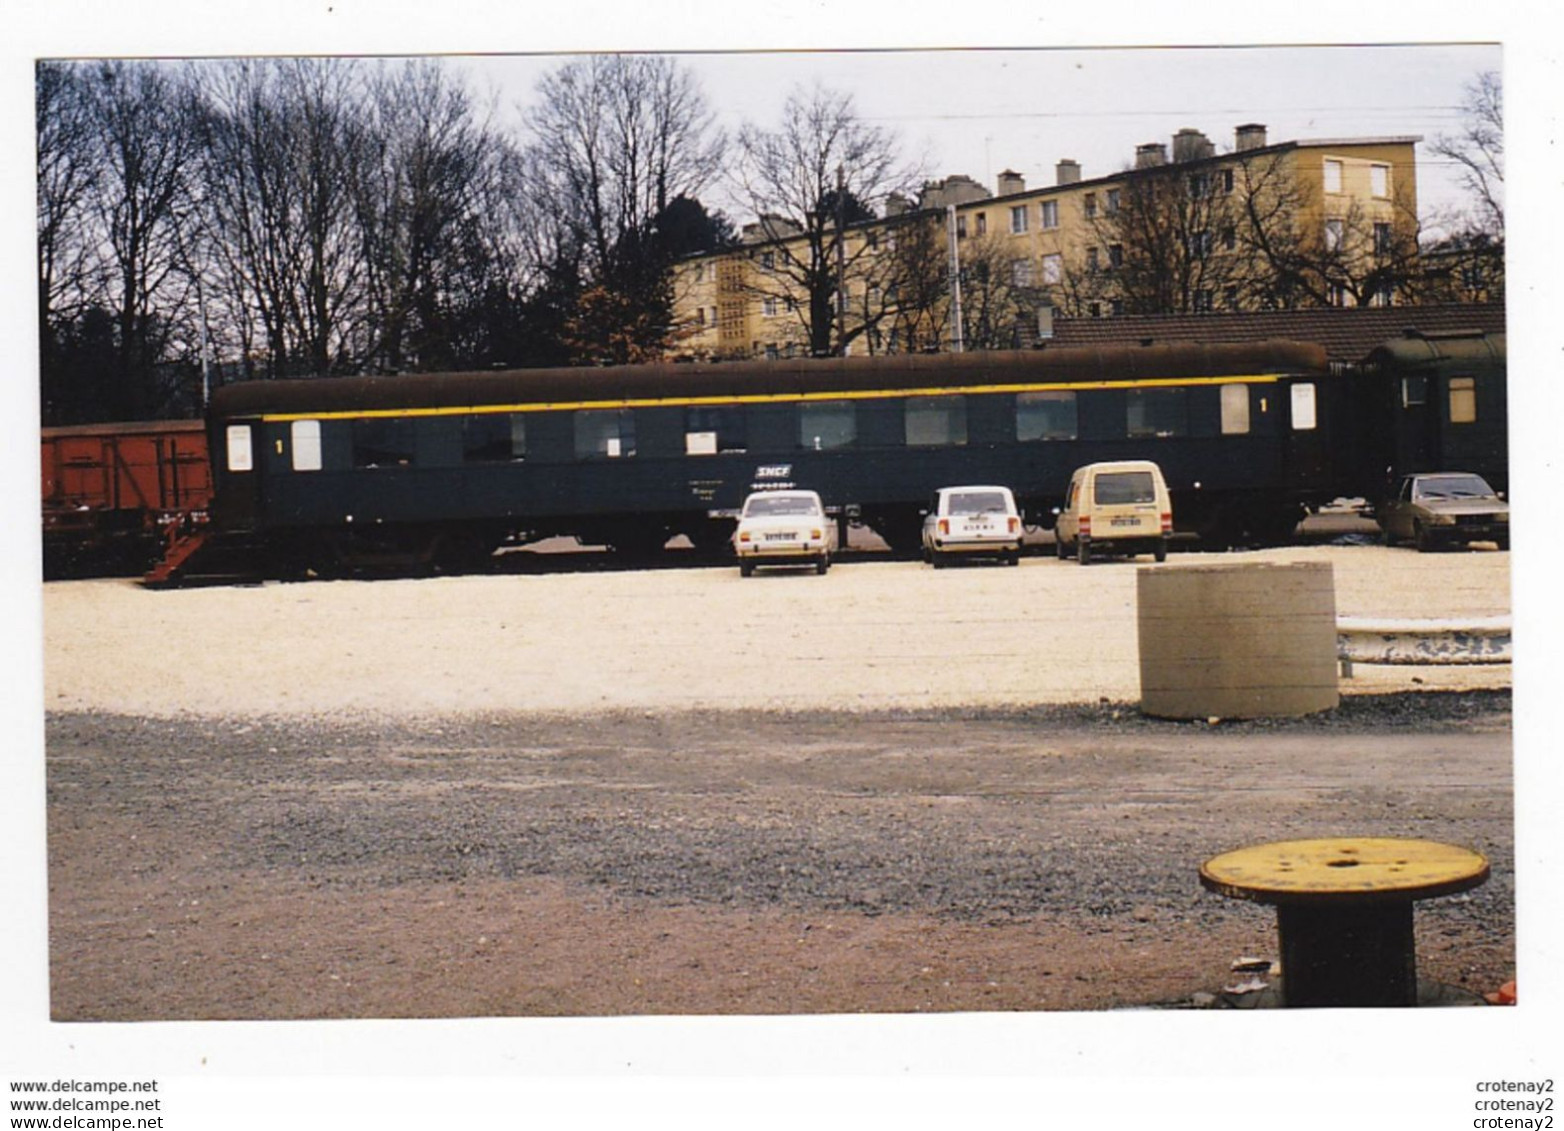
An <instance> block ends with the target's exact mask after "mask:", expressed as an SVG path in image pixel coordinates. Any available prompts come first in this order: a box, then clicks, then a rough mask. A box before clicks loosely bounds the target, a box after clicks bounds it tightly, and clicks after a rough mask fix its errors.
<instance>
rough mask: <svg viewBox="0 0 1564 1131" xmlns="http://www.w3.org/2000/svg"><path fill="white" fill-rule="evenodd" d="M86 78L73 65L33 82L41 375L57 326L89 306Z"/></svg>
mask: <svg viewBox="0 0 1564 1131" xmlns="http://www.w3.org/2000/svg"><path fill="white" fill-rule="evenodd" d="M85 83H86V76H85V75H84V73H83V70H82V68H81V67H80V66H79V65H76V64H71V63H64V62H54V61H49V60H44V61H41V62H40V63H39V64H38V67H37V70H36V72H35V76H34V91H35V99H36V100H35V103H34V114H35V123H36V125H37V146H38V150H37V171H38V340H39V344H40V348H41V349H42V351H43V358H42V362H43V370H44V372H45V373H46V374H47V373H49V372H50V371H51V368H52V366H53V363H54V350H55V342H56V338H57V334H58V333H59V326H58V325H57V321H58V320H62V319H63V320H64V321H66V322H69V321H70V320H72V319H74V318H76V317H77V316H78V315H79V314H80V313H81V310H82V308H83V306H84V305H85V304H86V302H87V301H88V299H89V292H90V287H91V281H90V279H89V273H90V266H91V261H92V255H91V241H90V240H89V239H88V238H87V225H88V212H87V206H88V203H89V200H90V195H89V194H90V191H91V189H92V186H93V183H94V181H95V179H96V177H97V162H98V160H99V158H100V156H101V153H100V150H99V149H98V146H97V144H96V135H95V133H94V130H93V120H92V113H91V106H90V104H89V102H88V100H87V91H86V89H85Z"/></svg>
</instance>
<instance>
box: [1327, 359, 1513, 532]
mask: <svg viewBox="0 0 1564 1131" xmlns="http://www.w3.org/2000/svg"><path fill="white" fill-rule="evenodd" d="M1507 352H1508V351H1507V349H1506V338H1505V335H1504V334H1498V333H1483V332H1480V331H1476V330H1470V331H1449V332H1444V333H1420V332H1417V331H1408V332H1407V333H1406V334H1404V335H1403V336H1402V337H1399V338H1393V339H1390V340H1389V341H1386V342H1384V343H1383V344H1381V345H1380V346H1378V347H1376V348H1375V349H1374V350H1373V351H1372V352H1371V353H1370V354H1369V355H1368V357H1367V358H1365V359H1364V362H1363V364H1362V365H1361V366H1360V367H1359V369H1360V375H1359V383H1360V385H1361V395H1360V399H1361V402H1362V408H1361V410H1360V416H1359V420H1360V427H1361V430H1362V433H1361V435H1360V436H1359V437H1358V438H1357V440H1356V441H1355V442H1354V444H1353V446H1352V454H1353V455H1354V456H1355V458H1356V459H1357V461H1358V463H1359V464H1360V470H1359V471H1358V472H1357V475H1358V477H1359V478H1360V479H1362V480H1363V482H1364V483H1366V484H1369V485H1370V486H1369V487H1368V489H1367V490H1366V491H1365V492H1364V493H1365V494H1366V495H1367V496H1368V497H1369V499H1370V500H1371V501H1376V500H1377V499H1378V497H1379V496H1380V494H1381V493H1382V492H1383V490H1385V489H1388V487H1389V486H1390V484H1392V483H1394V482H1395V480H1396V478H1397V477H1398V476H1400V475H1404V474H1408V473H1412V472H1419V471H1472V472H1476V473H1477V474H1478V475H1481V476H1482V477H1483V478H1484V479H1486V480H1487V481H1488V482H1489V484H1491V485H1492V486H1493V488H1494V489H1495V490H1498V491H1507V490H1508V489H1509V479H1510V472H1509V434H1508V423H1509V397H1508V390H1507V380H1506V369H1507V365H1508V360H1507Z"/></svg>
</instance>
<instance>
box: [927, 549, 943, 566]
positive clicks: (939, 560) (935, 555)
mask: <svg viewBox="0 0 1564 1131" xmlns="http://www.w3.org/2000/svg"><path fill="white" fill-rule="evenodd" d="M929 564H930V565H931V566H933V567H934V568H935V569H944V568H945V555H944V554H942V553H940V552H939V551H938V550H930V551H929Z"/></svg>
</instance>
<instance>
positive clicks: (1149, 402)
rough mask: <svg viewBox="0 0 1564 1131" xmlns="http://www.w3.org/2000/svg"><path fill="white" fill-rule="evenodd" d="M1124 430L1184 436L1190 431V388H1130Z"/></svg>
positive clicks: (1152, 434)
mask: <svg viewBox="0 0 1564 1131" xmlns="http://www.w3.org/2000/svg"><path fill="white" fill-rule="evenodd" d="M1124 426H1125V432H1126V433H1127V434H1128V435H1130V436H1137V437H1146V436H1157V437H1168V436H1183V435H1185V434H1186V433H1188V431H1189V405H1188V391H1187V390H1185V389H1131V390H1129V392H1128V394H1127V396H1126V404H1125V417H1124Z"/></svg>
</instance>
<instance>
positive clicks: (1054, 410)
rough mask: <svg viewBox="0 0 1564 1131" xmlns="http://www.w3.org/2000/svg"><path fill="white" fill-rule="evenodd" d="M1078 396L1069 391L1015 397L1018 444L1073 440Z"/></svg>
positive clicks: (1021, 394) (1025, 394) (1017, 395)
mask: <svg viewBox="0 0 1564 1131" xmlns="http://www.w3.org/2000/svg"><path fill="white" fill-rule="evenodd" d="M1076 428H1077V415H1076V407H1075V394H1074V393H1072V392H1069V391H1067V390H1059V391H1052V390H1050V391H1048V392H1042V393H1017V394H1016V439H1017V440H1022V441H1025V440H1073V439H1075V437H1076Z"/></svg>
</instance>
